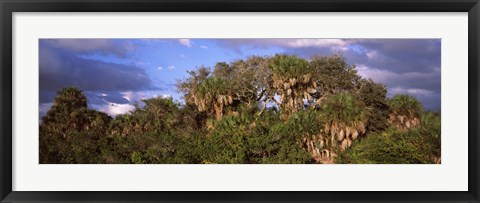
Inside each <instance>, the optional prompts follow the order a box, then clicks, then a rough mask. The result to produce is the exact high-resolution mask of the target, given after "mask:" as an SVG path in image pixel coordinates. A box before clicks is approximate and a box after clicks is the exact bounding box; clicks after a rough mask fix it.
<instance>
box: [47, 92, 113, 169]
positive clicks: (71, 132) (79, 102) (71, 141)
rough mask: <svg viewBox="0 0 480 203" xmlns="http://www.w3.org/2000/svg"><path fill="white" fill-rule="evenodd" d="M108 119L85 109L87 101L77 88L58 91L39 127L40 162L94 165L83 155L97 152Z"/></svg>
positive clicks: (91, 160)
mask: <svg viewBox="0 0 480 203" xmlns="http://www.w3.org/2000/svg"><path fill="white" fill-rule="evenodd" d="M110 120H111V118H110V116H108V115H107V114H105V113H102V112H98V111H95V110H91V109H88V108H87V98H86V97H85V96H84V95H83V93H82V91H81V90H79V89H78V88H76V87H69V88H63V89H61V90H60V91H58V94H57V96H56V97H55V99H54V105H53V106H52V107H51V109H50V110H49V111H48V112H47V114H46V115H45V116H44V117H43V118H42V123H41V124H40V152H41V153H40V162H41V163H58V162H64V163H90V162H95V160H96V159H87V158H85V155H86V154H96V153H99V151H98V150H97V147H99V146H101V144H99V143H97V141H98V140H100V139H101V136H103V135H104V134H105V133H106V130H107V126H108V123H109V122H110ZM80 146H84V147H80ZM87 151H88V153H87ZM82 154H83V156H82ZM82 157H83V158H82Z"/></svg>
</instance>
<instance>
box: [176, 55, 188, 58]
mask: <svg viewBox="0 0 480 203" xmlns="http://www.w3.org/2000/svg"><path fill="white" fill-rule="evenodd" d="M178 56H180V58H185V57H187V56H186V55H185V54H180V55H178Z"/></svg>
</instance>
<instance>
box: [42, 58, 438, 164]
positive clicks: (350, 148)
mask: <svg viewBox="0 0 480 203" xmlns="http://www.w3.org/2000/svg"><path fill="white" fill-rule="evenodd" d="M188 74H189V77H188V78H187V79H185V80H182V81H179V82H178V84H177V89H178V91H179V92H181V93H183V99H184V101H185V102H184V103H180V102H178V101H174V100H173V99H172V98H163V97H156V98H150V99H146V100H143V104H144V105H142V107H140V106H137V107H136V108H135V109H134V110H133V111H131V112H129V113H127V114H122V115H118V116H116V117H114V118H111V117H110V116H108V115H107V114H105V113H101V112H98V111H95V110H92V109H89V108H88V106H87V98H86V97H85V96H84V95H83V93H82V91H81V90H80V89H78V88H75V87H66V88H63V89H61V90H59V92H58V94H57V96H56V97H55V99H54V105H53V106H52V108H51V109H50V110H49V111H48V112H47V114H46V116H44V117H43V118H42V122H41V124H40V163H111V164H115V163H135V164H146V163H177V164H178V163H190V164H191V163H203V164H224V163H236V164H239V163H243V164H274V163H275V164H280V163H292V164H293V163H295V164H299V163H439V162H440V144H439V143H440V122H439V120H440V114H439V113H432V112H425V111H424V110H423V108H422V106H421V103H420V102H418V101H417V100H416V98H415V97H413V96H409V95H396V96H394V97H392V98H390V99H389V98H387V97H386V94H387V89H386V87H385V86H384V85H383V84H380V83H376V82H374V81H373V80H371V79H366V78H362V77H361V76H360V75H359V74H358V73H357V71H356V69H355V66H354V65H351V64H348V63H347V61H346V59H345V58H344V57H342V56H341V55H330V56H312V57H311V58H308V59H306V58H300V57H297V56H295V55H284V54H279V55H275V56H266V57H261V56H251V57H248V58H246V59H242V60H236V61H233V62H230V63H227V62H218V63H217V64H216V65H215V66H213V67H199V68H197V69H196V70H195V71H189V72H188ZM382 153H383V154H382ZM385 153H386V154H385ZM390 155H391V156H390Z"/></svg>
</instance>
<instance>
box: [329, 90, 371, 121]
mask: <svg viewBox="0 0 480 203" xmlns="http://www.w3.org/2000/svg"><path fill="white" fill-rule="evenodd" d="M321 111H322V116H323V118H324V120H325V121H327V122H337V123H344V124H347V125H349V124H353V123H355V122H364V121H366V120H367V110H366V109H365V105H364V103H363V102H362V101H360V100H359V99H357V98H356V97H355V96H353V95H352V94H348V93H340V94H337V95H333V96H331V97H329V98H328V99H327V100H326V101H325V103H324V104H323V105H322V107H321Z"/></svg>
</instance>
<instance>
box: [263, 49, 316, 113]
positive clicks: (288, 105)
mask: <svg viewBox="0 0 480 203" xmlns="http://www.w3.org/2000/svg"><path fill="white" fill-rule="evenodd" d="M269 68H270V69H271V70H272V76H271V77H272V84H270V85H271V86H272V88H273V89H276V90H277V91H276V94H278V96H280V102H278V103H279V104H280V108H281V109H282V119H284V120H286V119H287V118H288V116H289V115H291V114H292V113H295V112H297V111H299V110H301V109H302V108H303V106H304V100H305V99H306V100H311V99H312V96H311V94H312V93H314V92H315V88H316V87H317V84H316V82H315V80H314V79H313V78H314V74H315V73H314V72H313V71H312V70H311V66H310V65H309V63H308V61H307V60H305V59H301V58H298V57H296V56H288V55H276V56H275V57H273V58H272V59H271V61H270V64H269Z"/></svg>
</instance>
